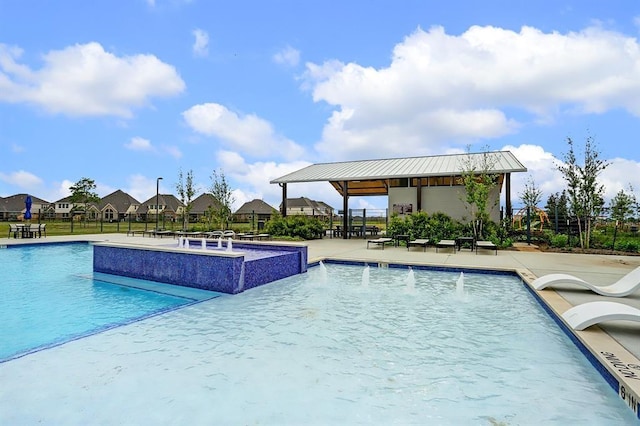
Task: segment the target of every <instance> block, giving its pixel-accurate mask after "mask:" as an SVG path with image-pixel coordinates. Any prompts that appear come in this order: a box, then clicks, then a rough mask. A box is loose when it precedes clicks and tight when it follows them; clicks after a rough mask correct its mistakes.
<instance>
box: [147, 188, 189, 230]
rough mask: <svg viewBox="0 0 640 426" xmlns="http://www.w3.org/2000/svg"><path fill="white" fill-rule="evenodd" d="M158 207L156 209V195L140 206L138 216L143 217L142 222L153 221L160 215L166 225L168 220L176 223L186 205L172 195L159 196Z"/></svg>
mask: <svg viewBox="0 0 640 426" xmlns="http://www.w3.org/2000/svg"><path fill="white" fill-rule="evenodd" d="M158 206H159V207H158V208H156V196H155V195H154V196H153V197H151V198H149V199H148V200H147V201H145V202H143V203H141V204H140V207H138V212H137V213H138V216H141V217H142V220H153V219H154V218H155V217H156V215H157V214H159V215H160V217H161V218H162V219H161V220H162V223H163V224H164V222H165V221H167V220H169V221H172V222H175V220H176V219H177V218H178V217H179V216H180V215H182V214H183V211H184V204H182V202H181V201H180V200H178V199H177V198H176V196H175V195H172V194H159V195H158ZM163 227H164V225H163Z"/></svg>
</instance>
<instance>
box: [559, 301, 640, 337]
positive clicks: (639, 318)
mask: <svg viewBox="0 0 640 426" xmlns="http://www.w3.org/2000/svg"><path fill="white" fill-rule="evenodd" d="M562 318H564V320H565V321H566V322H567V324H569V325H570V326H571V328H573V329H574V330H578V331H581V330H584V329H585V328H587V327H590V326H592V325H594V324H598V323H601V322H605V321H636V322H640V309H637V308H634V307H633V306H629V305H625V304H624V303H619V302H607V301H597V302H589V303H583V304H582V305H578V306H574V307H573V308H571V309H569V310H567V311H566V312H565V313H564V314H562Z"/></svg>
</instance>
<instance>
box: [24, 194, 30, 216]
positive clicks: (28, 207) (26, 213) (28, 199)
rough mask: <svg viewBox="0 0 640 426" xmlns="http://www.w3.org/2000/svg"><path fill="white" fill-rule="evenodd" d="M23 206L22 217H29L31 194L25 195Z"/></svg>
mask: <svg viewBox="0 0 640 426" xmlns="http://www.w3.org/2000/svg"><path fill="white" fill-rule="evenodd" d="M24 206H25V211H24V218H25V219H31V195H27V198H25V200H24Z"/></svg>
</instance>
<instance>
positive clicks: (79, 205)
mask: <svg viewBox="0 0 640 426" xmlns="http://www.w3.org/2000/svg"><path fill="white" fill-rule="evenodd" d="M95 189H96V183H95V181H94V180H93V179H89V178H86V177H83V178H82V179H80V180H79V181H77V182H76V183H75V184H73V185H72V186H70V187H69V191H71V197H70V198H69V202H70V203H72V204H73V210H74V211H82V212H84V225H85V226H87V208H88V207H89V204H91V203H98V202H99V201H100V197H99V196H98V194H97V193H96V192H95V191H94V190H95ZM81 209H82V210H81ZM71 220H73V217H72V218H71Z"/></svg>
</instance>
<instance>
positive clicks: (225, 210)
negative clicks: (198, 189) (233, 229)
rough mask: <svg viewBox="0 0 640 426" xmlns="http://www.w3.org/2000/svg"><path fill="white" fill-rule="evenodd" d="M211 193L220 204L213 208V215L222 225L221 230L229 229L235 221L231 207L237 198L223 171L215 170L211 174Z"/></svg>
mask: <svg viewBox="0 0 640 426" xmlns="http://www.w3.org/2000/svg"><path fill="white" fill-rule="evenodd" d="M210 192H211V195H213V198H215V199H216V201H217V202H218V204H217V205H216V206H213V215H214V216H215V217H216V219H217V220H218V223H220V227H221V228H223V229H228V227H229V224H230V223H231V220H232V219H233V214H232V211H231V207H232V205H233V203H234V202H235V197H234V196H233V190H232V189H231V185H229V182H228V181H227V178H226V177H225V175H224V172H223V171H222V170H220V172H216V171H215V170H214V171H213V173H212V174H211V188H210Z"/></svg>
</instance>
